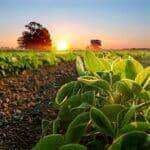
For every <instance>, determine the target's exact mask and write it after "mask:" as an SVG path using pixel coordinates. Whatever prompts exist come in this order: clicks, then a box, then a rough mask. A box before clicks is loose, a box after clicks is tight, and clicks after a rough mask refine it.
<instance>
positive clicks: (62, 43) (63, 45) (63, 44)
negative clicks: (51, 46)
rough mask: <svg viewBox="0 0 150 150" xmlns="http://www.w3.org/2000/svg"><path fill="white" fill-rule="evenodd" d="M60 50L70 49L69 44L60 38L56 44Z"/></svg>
mask: <svg viewBox="0 0 150 150" xmlns="http://www.w3.org/2000/svg"><path fill="white" fill-rule="evenodd" d="M56 46H57V50H58V51H66V50H68V49H69V44H68V42H67V41H65V40H60V41H58V42H57V44H56Z"/></svg>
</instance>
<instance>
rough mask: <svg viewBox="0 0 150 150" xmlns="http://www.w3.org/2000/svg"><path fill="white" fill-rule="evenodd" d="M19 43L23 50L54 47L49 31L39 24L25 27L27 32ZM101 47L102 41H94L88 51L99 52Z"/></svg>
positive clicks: (33, 23) (35, 23) (20, 38)
mask: <svg viewBox="0 0 150 150" xmlns="http://www.w3.org/2000/svg"><path fill="white" fill-rule="evenodd" d="M17 41H18V45H19V48H22V49H36V50H37V49H38V50H49V49H51V47H52V39H51V35H50V33H49V31H48V29H46V28H45V27H44V26H43V25H41V24H39V23H37V22H30V23H29V24H27V25H25V31H23V32H22V36H21V37H19V38H18V40H17ZM101 46H102V42H101V40H99V39H92V40H91V41H90V46H88V47H87V49H93V50H99V49H100V48H101Z"/></svg>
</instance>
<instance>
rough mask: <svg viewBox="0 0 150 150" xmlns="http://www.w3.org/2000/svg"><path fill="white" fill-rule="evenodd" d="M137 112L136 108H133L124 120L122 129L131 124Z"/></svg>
mask: <svg viewBox="0 0 150 150" xmlns="http://www.w3.org/2000/svg"><path fill="white" fill-rule="evenodd" d="M135 112H136V107H135V106H131V107H130V108H129V110H128V111H127V113H126V114H125V116H124V118H123V120H122V123H121V127H123V126H124V125H126V124H128V123H129V122H130V120H131V119H132V117H133V116H134V115H135Z"/></svg>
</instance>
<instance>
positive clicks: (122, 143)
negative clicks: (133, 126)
mask: <svg viewBox="0 0 150 150" xmlns="http://www.w3.org/2000/svg"><path fill="white" fill-rule="evenodd" d="M149 148H150V135H148V134H146V133H145V132H141V131H132V132H129V133H127V134H123V135H122V136H120V137H119V138H117V139H116V140H115V141H114V142H113V144H112V145H111V147H110V148H109V150H149Z"/></svg>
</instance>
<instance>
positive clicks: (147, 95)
mask: <svg viewBox="0 0 150 150" xmlns="http://www.w3.org/2000/svg"><path fill="white" fill-rule="evenodd" d="M138 97H139V98H140V99H141V100H144V101H145V102H146V101H150V92H149V91H142V92H140V93H139V94H138Z"/></svg>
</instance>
